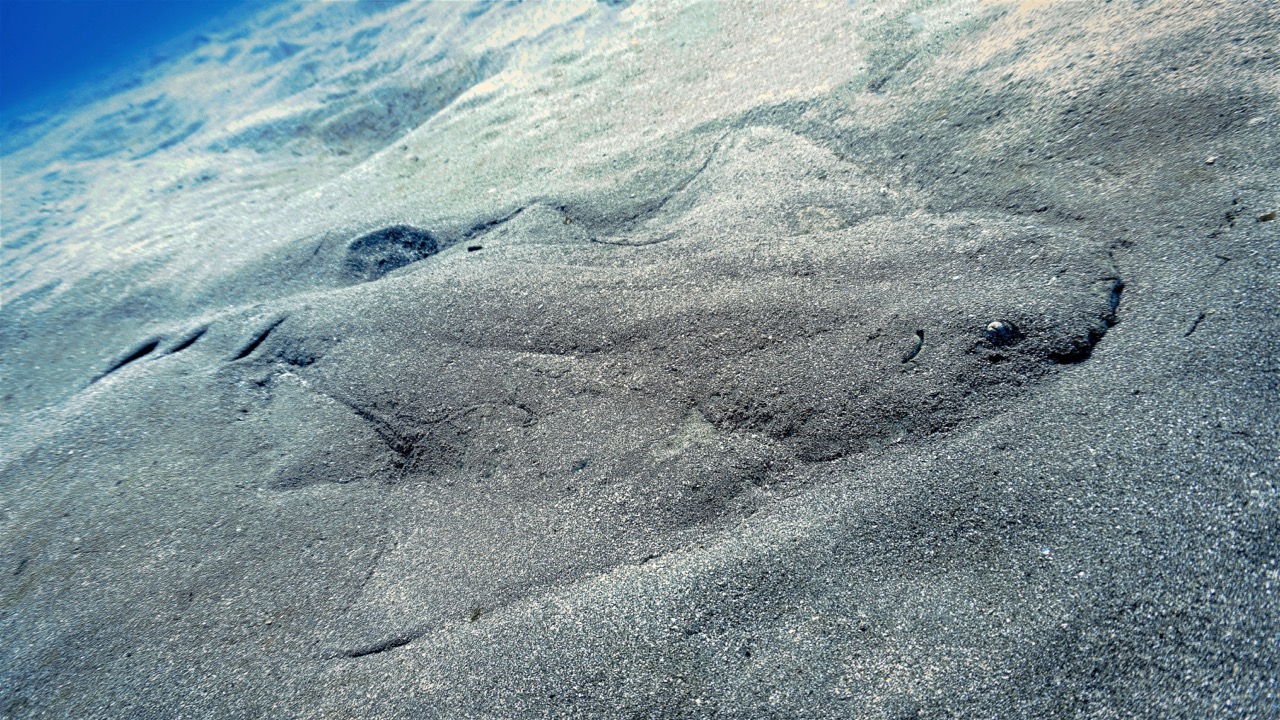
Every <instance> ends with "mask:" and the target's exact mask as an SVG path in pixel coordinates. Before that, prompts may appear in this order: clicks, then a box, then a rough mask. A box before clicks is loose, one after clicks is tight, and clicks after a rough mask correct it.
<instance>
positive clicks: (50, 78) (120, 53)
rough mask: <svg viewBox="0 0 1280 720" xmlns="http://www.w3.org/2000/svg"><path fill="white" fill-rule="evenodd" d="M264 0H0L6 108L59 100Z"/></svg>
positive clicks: (0, 72) (1, 88) (1, 107)
mask: <svg viewBox="0 0 1280 720" xmlns="http://www.w3.org/2000/svg"><path fill="white" fill-rule="evenodd" d="M264 1H265V0H0V115H10V114H11V113H13V112H18V111H23V110H26V109H29V106H34V105H39V104H45V103H48V104H53V105H56V104H58V102H59V101H60V100H61V99H62V98H64V97H65V96H66V94H67V92H68V91H69V90H71V89H73V88H75V87H77V86H79V85H82V84H85V83H88V82H92V81H94V80H96V79H101V78H102V77H104V76H105V75H107V74H109V73H110V72H112V71H113V70H115V69H117V68H119V67H122V66H126V65H129V64H132V63H135V62H138V61H142V60H145V59H146V58H147V57H148V56H149V55H150V54H151V53H153V52H154V51H155V50H156V48H157V47H159V46H160V45H162V44H164V43H165V42H167V41H169V40H172V39H174V38H176V37H179V36H181V35H183V34H184V33H188V32H192V31H195V30H197V29H199V28H200V27H201V26H203V25H205V24H207V23H208V22H210V21H211V20H213V19H215V18H217V17H219V16H222V15H225V14H227V13H229V12H231V11H232V10H234V9H236V8H238V7H240V6H243V5H246V4H250V3H258V4H261V3H262V2H264Z"/></svg>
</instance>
